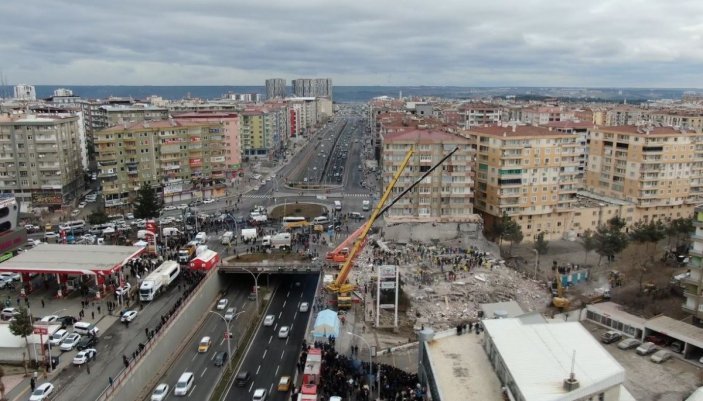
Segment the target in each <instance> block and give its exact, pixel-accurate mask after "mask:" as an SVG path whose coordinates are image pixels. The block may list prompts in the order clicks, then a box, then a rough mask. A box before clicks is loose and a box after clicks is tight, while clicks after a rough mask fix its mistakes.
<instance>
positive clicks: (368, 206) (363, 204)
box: [361, 200, 371, 211]
mask: <svg viewBox="0 0 703 401" xmlns="http://www.w3.org/2000/svg"><path fill="white" fill-rule="evenodd" d="M369 209H371V201H367V200H365V201H361V210H363V211H368V210H369Z"/></svg>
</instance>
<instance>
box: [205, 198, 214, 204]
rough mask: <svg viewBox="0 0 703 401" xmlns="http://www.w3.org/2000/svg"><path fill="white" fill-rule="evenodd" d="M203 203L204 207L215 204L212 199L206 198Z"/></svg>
mask: <svg viewBox="0 0 703 401" xmlns="http://www.w3.org/2000/svg"><path fill="white" fill-rule="evenodd" d="M203 203H204V204H206V205H208V204H210V203H215V200H214V199H212V198H207V199H204V200H203Z"/></svg>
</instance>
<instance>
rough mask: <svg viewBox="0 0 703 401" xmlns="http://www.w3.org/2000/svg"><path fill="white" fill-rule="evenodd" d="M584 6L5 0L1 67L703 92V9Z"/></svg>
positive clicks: (101, 76)
mask: <svg viewBox="0 0 703 401" xmlns="http://www.w3.org/2000/svg"><path fill="white" fill-rule="evenodd" d="M579 6H580V8H578V9H575V8H574V7H573V5H571V4H568V3H563V2H557V1H554V0H546V1H539V2H530V3H529V4H526V3H524V2H517V1H511V0H502V1H497V2H492V3H471V2H460V1H444V2H441V3H440V4H437V5H433V6H432V7H427V4H426V3H423V2H419V1H410V2H404V3H403V4H402V7H401V6H399V5H398V4H383V3H371V2H368V1H355V2H349V1H343V2H339V3H335V4H334V7H331V6H329V4H328V3H325V2H321V1H318V0H301V1H297V2H295V3H294V4H289V3H286V2H282V1H276V2H266V3H261V4H259V3H256V2H244V1H237V2H226V1H210V2H208V3H207V4H205V5H201V4H197V5H196V4H191V3H190V2H185V1H150V2H147V3H141V2H136V1H124V2H119V3H102V2H98V3H96V2H89V1H76V2H65V1H61V2H49V1H35V2H32V3H31V7H28V6H27V5H26V3H3V4H2V5H0V15H2V16H3V17H2V23H1V24H0V34H2V35H3V38H4V39H5V40H4V41H3V43H1V44H0V49H2V50H3V54H5V55H8V57H4V58H3V62H2V63H0V74H2V75H3V77H4V79H5V80H6V81H7V82H8V83H10V84H17V83H32V84H38V85H39V84H53V83H61V84H65V85H183V84H186V85H252V84H255V85H262V84H263V83H264V81H265V79H266V78H270V77H282V78H285V79H286V80H287V81H289V82H290V81H291V80H293V79H296V78H310V77H317V76H323V77H330V78H331V79H332V80H333V81H334V83H335V84H336V85H340V86H344V85H383V86H394V85H440V86H441V85H449V86H452V85H456V86H570V87H572V86H575V87H611V86H615V87H653V88H674V87H676V88H679V87H686V88H698V87H701V86H703V85H701V81H700V78H699V76H698V71H700V70H701V67H702V66H703V51H702V50H701V49H702V47H701V46H700V42H701V38H703V24H700V23H699V21H698V19H697V16H698V15H701V14H702V13H703V3H698V2H693V1H687V2H677V3H676V9H675V10H672V5H671V4H670V3H667V2H663V1H657V0H650V1H638V2H634V1H622V2H609V1H605V0H602V1H594V2H591V3H589V4H587V5H584V4H580V5H579ZM49 9H50V10H51V12H47V10H49ZM674 11H675V12H674ZM155 16H158V18H155ZM662 16H664V17H662Z"/></svg>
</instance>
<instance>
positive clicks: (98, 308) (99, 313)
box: [98, 305, 100, 314]
mask: <svg viewBox="0 0 703 401" xmlns="http://www.w3.org/2000/svg"><path fill="white" fill-rule="evenodd" d="M98 314H100V305H98Z"/></svg>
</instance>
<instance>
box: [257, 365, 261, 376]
mask: <svg viewBox="0 0 703 401" xmlns="http://www.w3.org/2000/svg"><path fill="white" fill-rule="evenodd" d="M259 370H261V365H259V367H258V368H256V374H257V375H258V374H259Z"/></svg>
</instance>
